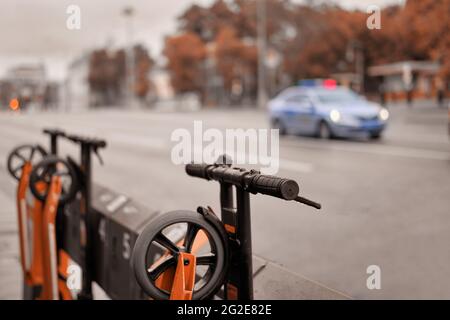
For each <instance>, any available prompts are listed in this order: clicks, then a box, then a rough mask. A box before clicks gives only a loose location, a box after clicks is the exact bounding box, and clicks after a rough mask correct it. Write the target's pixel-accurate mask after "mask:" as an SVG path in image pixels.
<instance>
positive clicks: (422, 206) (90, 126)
mask: <svg viewBox="0 0 450 320" xmlns="http://www.w3.org/2000/svg"><path fill="white" fill-rule="evenodd" d="M391 114H392V118H391V123H390V127H389V128H388V130H387V131H386V134H385V136H384V138H383V139H382V140H381V141H346V140H332V141H321V140H317V139H314V138H306V137H292V136H291V137H285V138H282V139H281V143H280V171H279V173H278V175H280V176H285V177H290V178H293V179H295V180H297V181H298V182H299V184H300V188H301V191H302V193H303V194H304V195H305V196H307V197H310V198H312V199H314V200H317V201H319V202H321V203H322V204H323V210H321V211H320V212H319V211H316V210H314V209H312V208H309V207H305V206H301V205H299V204H297V203H292V202H286V201H282V200H278V199H274V198H270V197H265V196H261V195H256V196H252V223H253V225H252V230H253V248H254V251H255V253H257V254H258V255H260V256H262V257H265V258H267V259H269V260H271V261H274V262H276V263H278V264H281V265H283V266H285V267H286V268H287V269H290V270H292V271H294V272H297V273H299V274H302V275H304V276H306V277H308V278H310V279H313V280H316V281H318V282H321V283H323V284H325V285H327V286H328V287H331V288H334V289H337V290H339V291H341V292H344V293H346V294H348V295H350V296H352V297H355V298H366V299H377V298H388V299H391V298H402V299H405V298H419V299H420V298H445V299H450V250H449V249H448V247H449V244H450V216H449V213H450V141H449V140H448V135H447V112H446V110H439V109H436V108H424V107H422V108H414V109H412V110H409V109H407V108H405V107H401V106H397V107H395V108H391ZM194 120H202V121H203V125H204V127H210V128H218V129H220V130H224V129H225V128H266V127H267V118H266V115H265V114H264V113H262V112H255V111H251V110H244V111H242V110H241V111H230V110H214V111H213V110H211V111H208V110H206V111H201V112H191V113H161V112H160V113H154V112H150V111H128V112H126V111H121V110H109V111H95V112H89V113H79V114H75V113H74V114H63V113H29V114H11V113H0V159H4V160H3V161H1V162H0V199H1V201H2V204H1V206H2V209H1V210H0V214H1V216H0V221H2V222H1V227H0V241H2V240H1V239H3V246H0V250H1V251H0V282H1V283H3V284H5V283H7V284H8V285H9V286H11V287H10V288H9V291H8V292H7V293H3V294H2V293H1V291H0V296H1V298H11V297H12V296H9V295H10V294H11V295H16V294H17V292H18V289H17V290H12V289H11V288H12V287H14V286H15V285H17V286H19V284H18V281H17V279H19V278H20V277H19V276H18V275H17V274H15V275H14V276H12V275H11V270H10V269H11V268H12V267H13V266H14V265H15V264H14V263H12V262H11V261H12V260H14V259H15V258H14V257H16V253H15V251H14V250H13V249H11V246H14V245H12V244H11V241H12V240H11V238H12V237H13V236H14V233H15V229H14V228H15V222H14V221H15V216H14V215H15V210H14V186H15V182H14V181H13V180H12V179H11V178H10V177H9V176H8V175H7V174H6V169H5V159H6V156H7V154H8V152H9V151H10V150H11V149H12V148H13V147H14V146H16V145H18V144H20V143H28V142H33V141H34V142H41V143H43V144H45V145H46V144H47V141H46V139H45V138H44V137H43V136H42V135H41V134H40V131H41V129H42V128H43V127H46V126H53V127H54V126H58V127H61V128H64V129H65V130H66V131H68V132H74V133H80V134H88V135H95V136H98V137H102V138H105V139H106V140H107V141H108V143H109V146H108V148H107V149H106V150H104V152H102V157H103V159H104V161H105V165H104V166H100V165H99V164H98V162H96V164H95V167H94V173H95V177H94V180H95V181H97V182H99V183H102V184H105V185H108V186H109V187H111V188H113V189H117V190H120V191H121V192H124V193H126V194H128V195H130V196H131V197H133V198H135V199H136V200H138V201H141V202H143V203H144V204H146V205H148V206H150V207H153V208H156V209H159V210H163V211H168V210H174V209H180V208H183V209H192V210H195V208H196V207H197V206H198V205H211V206H213V207H215V208H218V185H217V184H216V183H214V182H206V181H202V180H199V179H194V178H190V177H188V176H187V175H186V174H185V173H184V169H183V166H179V165H178V166H177V165H174V164H172V162H171V158H170V155H171V148H172V147H173V146H174V143H173V142H171V141H170V135H171V133H172V132H173V130H174V129H177V128H186V129H188V130H190V131H192V130H193V121H194ZM61 148H62V151H64V152H67V153H71V154H73V155H74V156H77V152H76V151H77V150H76V149H75V148H74V147H73V146H71V145H70V144H69V143H65V144H62V145H61ZM247 167H248V166H247ZM5 239H8V240H7V241H6V240H5ZM5 241H6V242H5ZM8 241H9V242H8ZM14 241H16V240H14ZM5 252H6V253H5ZM5 257H6V258H5ZM14 261H16V260H14ZM369 265H378V266H380V268H381V283H382V287H381V289H380V290H369V289H367V287H366V279H367V277H368V274H367V273H366V269H367V267H368V266H369ZM16 268H17V265H16ZM17 288H18V287H17ZM11 292H12V293H11Z"/></svg>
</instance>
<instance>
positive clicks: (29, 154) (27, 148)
mask: <svg viewBox="0 0 450 320" xmlns="http://www.w3.org/2000/svg"><path fill="white" fill-rule="evenodd" d="M46 155H47V152H46V151H45V150H44V148H42V147H41V146H40V145H31V144H24V145H21V146H18V147H17V148H14V149H13V150H12V151H11V153H10V154H9V156H8V161H7V163H8V172H9V173H10V174H11V176H13V177H14V178H15V179H16V180H20V177H21V176H22V168H23V166H24V165H25V163H27V162H30V163H31V164H32V165H34V164H36V163H38V162H39V161H41V160H42V159H43V158H44V157H45V156H46Z"/></svg>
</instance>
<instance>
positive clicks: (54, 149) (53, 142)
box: [50, 134, 58, 156]
mask: <svg viewBox="0 0 450 320" xmlns="http://www.w3.org/2000/svg"><path fill="white" fill-rule="evenodd" d="M57 140H58V136H57V135H56V134H50V153H51V154H52V155H54V156H56V155H57V154H58V142H57Z"/></svg>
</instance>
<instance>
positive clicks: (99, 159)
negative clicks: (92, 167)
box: [94, 148, 103, 165]
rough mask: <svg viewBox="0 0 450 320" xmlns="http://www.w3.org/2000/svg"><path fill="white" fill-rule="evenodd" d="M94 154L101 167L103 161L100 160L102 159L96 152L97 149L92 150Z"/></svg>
mask: <svg viewBox="0 0 450 320" xmlns="http://www.w3.org/2000/svg"><path fill="white" fill-rule="evenodd" d="M94 153H95V155H96V156H97V158H98V161H99V162H100V165H103V159H102V157H101V156H100V153H99V152H98V149H97V148H94Z"/></svg>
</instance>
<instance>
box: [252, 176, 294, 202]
mask: <svg viewBox="0 0 450 320" xmlns="http://www.w3.org/2000/svg"><path fill="white" fill-rule="evenodd" d="M248 190H249V191H250V192H255V193H262V194H266V195H269V196H273V197H277V198H281V199H285V200H294V199H295V198H297V196H298V193H299V191H300V188H299V186H298V184H297V182H295V181H294V180H290V179H283V178H278V177H273V176H267V175H261V174H259V175H257V176H255V177H254V178H253V179H252V181H251V182H250V184H249V186H248Z"/></svg>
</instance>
